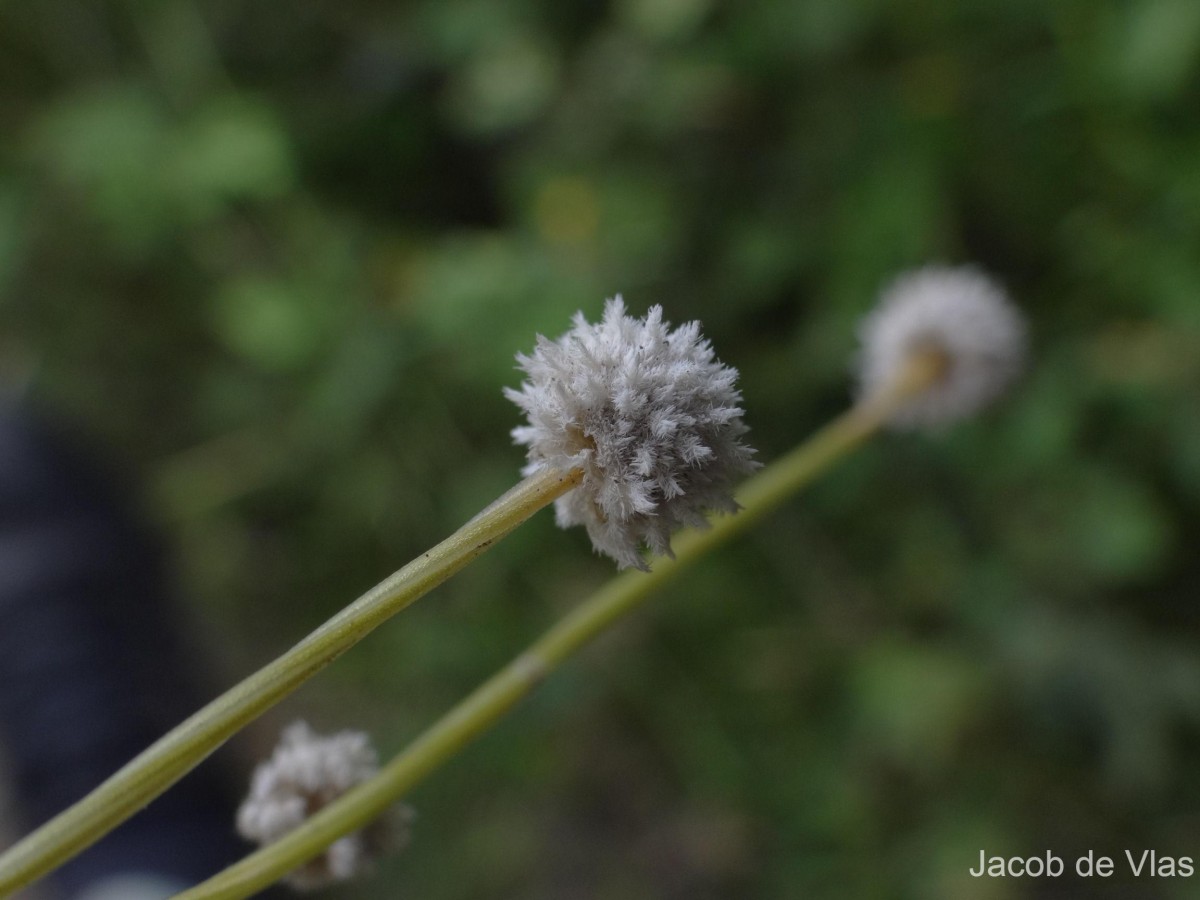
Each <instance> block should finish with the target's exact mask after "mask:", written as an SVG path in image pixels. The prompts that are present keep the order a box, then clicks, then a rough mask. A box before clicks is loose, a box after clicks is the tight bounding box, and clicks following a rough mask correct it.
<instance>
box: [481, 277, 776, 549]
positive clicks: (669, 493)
mask: <svg viewBox="0 0 1200 900" xmlns="http://www.w3.org/2000/svg"><path fill="white" fill-rule="evenodd" d="M517 361H518V363H519V368H520V369H522V370H523V371H524V373H525V375H526V376H527V380H526V381H525V382H523V383H522V385H521V387H520V389H519V390H513V389H511V388H506V389H505V392H504V393H505V395H506V396H507V397H508V398H509V399H510V400H512V401H513V402H514V403H516V404H517V406H519V407H520V408H521V409H522V410H523V411H524V413H525V415H526V417H527V418H528V424H527V425H523V426H521V427H519V428H515V429H514V430H513V438H514V440H515V441H516V443H518V444H523V445H525V446H526V447H527V448H528V451H527V456H528V460H529V462H528V464H527V465H526V466H525V469H524V473H525V474H526V475H531V474H533V473H535V472H538V471H541V470H544V469H556V470H560V471H567V470H570V469H573V468H576V467H580V468H582V469H583V472H584V476H583V480H582V482H581V483H580V485H579V486H578V487H577V488H575V489H574V490H572V491H571V492H570V493H568V494H566V495H565V496H563V497H560V498H559V499H558V500H557V501H556V502H555V514H556V519H557V521H558V524H559V525H560V526H562V527H564V528H565V527H569V526H571V525H583V526H584V527H586V528H587V531H588V534H589V536H590V537H591V539H592V544H593V545H594V546H595V548H596V549H597V550H599V551H601V552H603V553H606V554H608V555H609V556H611V557H613V558H614V559H615V560H616V561H617V564H618V565H619V566H620V567H621V568H626V567H635V568H638V569H643V570H646V569H648V568H649V567H648V566H647V564H646V562H645V560H644V559H643V558H642V556H641V554H640V552H639V549H640V547H641V546H642V545H643V544H644V545H646V546H648V547H649V548H650V549H651V550H652V551H653V552H654V553H658V554H665V555H668V556H669V555H670V554H671V545H670V536H671V532H672V531H674V530H675V529H676V528H678V527H679V526H681V525H693V526H699V527H704V526H705V525H706V524H707V522H706V520H705V517H704V513H705V511H720V512H734V511H736V510H737V504H736V503H735V502H734V501H733V497H732V495H731V489H732V485H733V483H734V482H735V481H736V480H737V479H738V478H739V477H740V476H742V475H744V474H746V473H747V472H749V471H751V470H752V469H754V468H755V466H756V463H754V462H753V460H752V458H751V457H752V455H753V453H754V451H753V450H751V449H750V448H749V447H747V446H746V445H745V444H743V443H742V442H741V440H740V438H741V436H742V435H744V434H745V433H746V432H747V430H748V429H747V427H746V425H745V424H743V422H742V409H741V406H740V404H741V399H742V397H741V394H740V393H739V392H738V390H737V389H736V388H735V387H734V385H735V383H736V381H737V370H736V369H732V368H730V367H729V366H726V365H723V364H722V363H721V362H720V361H719V360H717V359H716V357H715V355H714V354H713V350H712V346H711V345H710V344H709V343H708V341H706V340H704V339H703V338H702V337H701V336H700V325H699V323H698V322H689V323H688V324H686V325H683V326H681V327H679V328H677V329H675V330H673V331H672V330H671V327H670V323H667V322H664V321H663V314H662V308H661V307H658V306H655V307H652V308H651V309H650V311H649V312H648V313H647V314H646V316H645V318H642V319H634V318H632V317H630V316H627V315H625V305H624V303H623V302H622V300H621V298H620V297H619V296H618V297H616V298H614V299H612V300H609V301H608V302H607V303H606V304H605V307H604V317H603V319H602V320H601V322H600V323H599V324H596V325H593V324H590V323H588V322H587V321H586V320H585V319H584V317H583V313H577V314H576V315H575V319H574V327H573V328H572V329H571V330H570V331H568V332H567V333H566V334H565V335H563V336H562V337H560V338H559V339H558V340H556V341H551V340H548V339H546V338H545V337H542V336H540V335H539V336H538V341H537V347H536V349H535V350H534V352H533V353H532V355H529V356H526V355H524V354H518V356H517Z"/></svg>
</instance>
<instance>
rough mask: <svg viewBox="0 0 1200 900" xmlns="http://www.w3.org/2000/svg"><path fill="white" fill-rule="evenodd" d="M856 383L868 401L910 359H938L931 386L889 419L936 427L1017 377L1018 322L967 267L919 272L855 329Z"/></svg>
mask: <svg viewBox="0 0 1200 900" xmlns="http://www.w3.org/2000/svg"><path fill="white" fill-rule="evenodd" d="M859 338H860V341H861V350H860V352H859V357H858V361H857V362H858V383H859V392H860V396H861V398H862V399H871V398H872V397H874V396H875V395H876V394H878V393H879V392H880V391H881V390H883V389H884V388H885V387H887V386H888V385H889V384H891V383H892V382H894V381H895V379H896V378H897V377H898V374H899V373H900V371H901V370H902V369H903V368H904V366H905V364H906V362H908V361H909V359H910V358H911V357H912V355H913V354H914V353H917V352H921V351H928V352H932V353H935V354H937V355H938V356H939V357H940V359H939V364H940V372H939V375H938V377H937V379H936V380H935V381H934V383H933V384H931V385H929V386H928V387H927V388H925V389H924V390H923V391H921V392H920V393H918V394H915V395H913V396H911V397H910V398H908V399H907V400H906V401H905V402H904V403H903V404H901V405H900V406H899V407H898V408H897V409H896V411H895V412H894V413H893V414H892V415H891V417H890V422H891V423H892V424H893V425H896V426H899V427H909V428H911V427H920V426H930V425H941V424H944V423H948V422H953V421H956V420H958V419H962V418H965V417H966V416H969V415H971V414H973V413H975V412H976V411H978V410H980V409H982V408H983V407H984V406H986V405H987V404H989V403H991V402H992V401H993V400H995V399H996V398H997V397H998V396H1000V394H1002V393H1003V392H1004V390H1005V389H1006V388H1007V387H1008V386H1009V384H1010V383H1012V381H1013V380H1014V379H1016V377H1017V376H1018V375H1019V374H1020V372H1021V369H1022V367H1023V365H1024V361H1025V355H1026V343H1027V336H1026V328H1025V321H1024V318H1023V317H1022V316H1021V313H1020V312H1019V311H1018V310H1017V308H1016V307H1015V306H1013V304H1012V302H1011V301H1010V300H1009V299H1008V296H1007V294H1006V293H1005V292H1004V289H1003V288H1002V287H1000V285H998V284H997V283H996V282H995V281H993V280H992V279H991V278H989V277H988V276H987V275H985V274H984V273H983V272H981V271H979V270H978V269H976V268H974V267H971V266H962V267H957V268H954V267H946V266H926V267H925V268H921V269H917V270H915V271H912V272H908V273H906V274H903V275H900V276H899V277H898V278H896V279H895V280H894V281H893V282H892V283H891V284H890V285H888V286H887V287H886V288H885V289H884V291H883V293H882V294H881V296H880V300H879V305H878V306H877V307H876V308H875V310H874V311H873V312H871V313H870V314H869V315H868V316H867V317H866V318H865V319H864V320H863V322H862V325H861V327H860V329H859Z"/></svg>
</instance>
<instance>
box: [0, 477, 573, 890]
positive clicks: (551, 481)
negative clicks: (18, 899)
mask: <svg viewBox="0 0 1200 900" xmlns="http://www.w3.org/2000/svg"><path fill="white" fill-rule="evenodd" d="M582 477H583V473H582V471H581V470H573V471H571V472H549V473H541V474H538V475H533V476H531V477H529V478H527V479H525V480H524V481H522V482H521V483H520V484H518V485H517V486H516V487H514V488H512V489H511V490H510V491H508V492H507V493H506V494H504V495H503V496H502V497H500V498H499V499H498V500H496V501H495V502H494V503H492V505H491V506H489V507H487V508H486V509H485V510H484V511H483V512H481V513H480V514H479V515H477V516H476V517H475V518H473V519H472V520H471V521H470V522H468V523H467V524H466V525H464V526H463V527H462V528H460V529H459V530H458V531H456V532H455V533H454V534H452V535H451V536H450V537H448V538H446V540H444V541H442V542H441V543H440V544H438V545H437V546H436V547H434V548H432V549H431V550H429V551H428V552H426V553H423V554H421V556H419V557H418V558H417V559H415V560H413V561H412V562H410V563H409V564H408V565H406V566H404V567H403V568H402V569H400V570H399V571H397V572H395V573H393V574H392V575H390V576H389V577H388V578H386V579H384V580H383V581H382V582H380V583H379V584H378V585H376V586H375V587H373V588H371V590H369V591H367V593H365V594H363V595H362V596H361V597H359V598H358V599H357V600H356V601H354V602H353V603H352V604H350V605H349V606H347V607H346V608H345V609H343V610H342V611H341V612H339V613H338V614H337V615H335V616H334V617H333V618H332V619H330V620H329V621H328V622H326V623H325V624H324V625H322V626H321V627H320V628H318V629H317V630H316V631H314V632H313V633H312V634H310V635H309V636H308V637H307V638H305V639H304V640H303V641H301V642H300V643H299V644H297V645H296V646H294V647H293V648H292V649H291V650H289V651H287V652H286V653H285V654H283V655H282V656H280V657H279V658H278V659H276V660H275V661H274V662H272V663H270V664H268V665H266V666H264V667H263V668H262V669H259V670H258V671H257V672H255V673H254V674H253V675H251V676H250V677H249V678H247V679H245V680H244V681H242V682H241V683H240V684H238V685H236V686H234V687H233V688H231V689H230V690H229V691H227V692H226V693H224V694H222V695H221V696H220V697H218V698H217V699H216V700H214V701H212V702H211V703H209V704H208V705H207V706H205V707H204V708H203V709H201V710H200V711H199V712H197V713H195V714H193V715H192V716H191V717H190V718H188V719H187V720H185V721H184V722H183V723H182V724H180V725H178V726H177V727H176V728H174V729H173V730H171V731H170V732H168V733H167V734H166V735H165V736H164V737H162V738H160V739H159V740H158V741H157V742H155V743H154V744H152V745H151V746H150V747H149V748H147V749H146V750H144V751H142V753H140V754H139V755H138V756H137V757H135V758H134V759H133V760H132V761H131V762H129V763H128V764H126V765H125V766H124V768H122V769H120V770H119V771H117V772H116V774H114V775H112V776H111V777H110V778H109V779H108V780H107V781H105V782H104V783H102V784H101V785H100V786H99V787H97V788H96V789H95V790H94V791H92V792H91V793H90V794H88V795H87V796H86V797H84V798H83V799H82V800H80V801H79V802H78V803H76V804H75V805H73V806H71V807H69V808H68V809H66V810H65V811H63V812H62V813H59V815H57V816H56V817H55V818H53V819H51V820H50V821H49V822H47V823H46V824H44V825H43V826H41V827H40V828H38V829H37V830H36V831H34V832H32V833H31V834H30V835H28V836H27V837H25V838H24V839H22V840H21V841H19V842H18V843H17V844H15V845H13V846H12V847H11V848H10V849H9V850H8V851H7V852H6V853H5V854H4V855H3V856H2V857H0V897H2V896H8V895H9V894H10V893H12V892H13V891H15V890H17V889H18V888H21V887H23V886H24V885H27V884H29V883H30V882H32V881H34V880H35V879H37V878H39V877H41V876H42V875H44V874H45V873H47V872H49V871H50V870H52V869H54V868H56V867H57V866H59V865H61V864H62V863H64V862H66V861H67V860H68V859H70V858H71V857H73V856H75V855H76V854H77V853H79V852H80V851H82V850H84V849H85V848H87V847H88V846H90V845H91V844H93V843H95V842H96V841H97V840H99V839H100V838H101V837H103V836H104V835H105V834H107V833H108V832H109V831H111V830H112V829H114V828H115V827H116V826H118V825H119V824H120V823H121V822H123V821H125V820H126V819H127V818H129V817H130V816H131V815H133V814H134V813H136V812H137V811H138V810H139V809H141V808H142V807H144V806H145V805H146V804H148V803H149V802H150V801H151V800H153V799H154V798H155V797H157V796H158V795H159V794H161V793H163V792H164V791H165V790H166V789H167V788H169V787H170V786H171V785H172V784H174V783H175V782H176V781H178V780H179V779H180V778H182V777H183V776H184V775H185V774H187V772H188V771H190V770H191V769H192V768H194V767H195V766H196V765H197V764H199V763H200V762H201V761H202V760H203V759H204V758H205V757H206V756H208V755H209V754H210V753H212V752H213V751H214V750H216V749H217V747H219V746H220V745H221V744H223V743H224V742H225V741H226V740H227V739H228V738H229V737H230V736H231V735H233V734H234V733H236V732H237V731H239V730H240V729H241V728H242V727H244V726H245V725H246V724H248V723H249V722H251V721H253V720H254V719H255V718H257V717H258V716H259V715H261V714H262V713H263V712H264V711H265V710H266V709H268V708H269V707H271V706H273V705H274V704H275V703H278V702H279V701H280V700H281V699H283V698H284V697H285V696H287V695H288V694H289V693H291V692H292V691H294V690H295V689H296V688H297V687H299V686H300V685H301V684H302V683H304V682H305V681H306V680H307V679H309V678H310V677H312V676H313V675H315V674H316V673H317V672H319V671H320V670H321V669H323V668H324V667H325V666H327V665H328V664H329V663H331V662H332V661H333V660H335V659H336V658H337V657H338V656H340V655H341V654H342V653H344V652H345V651H346V650H347V649H349V648H350V647H352V646H353V645H354V644H356V643H358V641H360V640H361V639H362V638H363V637H364V636H365V635H366V634H367V633H368V632H370V631H371V630H372V629H374V628H375V627H376V626H378V625H379V624H381V623H382V622H383V621H384V620H386V619H387V618H389V617H390V616H392V615H395V614H396V613H397V612H399V611H400V610H402V609H404V608H405V607H406V606H408V605H409V604H410V603H412V602H413V601H415V600H417V599H418V598H419V597H421V596H423V595H424V594H426V593H428V592H429V591H431V590H433V588H435V587H437V586H438V585H439V584H441V583H442V582H443V581H445V580H446V579H447V578H449V577H450V576H451V575H453V574H455V573H456V572H458V571H459V570H460V569H462V568H463V567H464V566H465V565H467V563H469V562H471V560H473V559H475V558H476V557H477V556H479V555H480V554H482V553H483V552H484V551H485V550H487V549H488V547H490V546H491V545H492V544H494V543H495V542H496V541H498V540H499V539H500V538H502V537H504V536H505V535H507V534H509V533H510V532H511V531H512V530H513V529H515V528H516V527H517V526H518V525H520V524H521V523H522V522H524V521H525V520H526V519H528V518H529V517H530V516H532V515H533V514H534V513H535V512H537V511H538V510H539V509H541V508H542V507H544V506H546V505H547V504H549V503H550V502H552V501H553V500H554V499H555V498H556V497H559V496H561V495H563V494H565V493H566V492H567V491H569V490H570V489H571V488H573V487H575V486H576V485H577V484H578V483H579V481H580V479H581V478H582Z"/></svg>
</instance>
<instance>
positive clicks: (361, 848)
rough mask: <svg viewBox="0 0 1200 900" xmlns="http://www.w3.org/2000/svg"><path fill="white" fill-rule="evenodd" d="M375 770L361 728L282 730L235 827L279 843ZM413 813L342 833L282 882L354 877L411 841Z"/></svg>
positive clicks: (399, 811) (300, 884)
mask: <svg viewBox="0 0 1200 900" xmlns="http://www.w3.org/2000/svg"><path fill="white" fill-rule="evenodd" d="M378 770H379V764H378V760H377V758H376V755H375V751H374V749H373V748H372V747H371V743H370V738H368V736H367V735H366V734H364V733H363V732H361V731H341V732H338V733H337V734H332V735H329V736H328V737H322V736H320V735H318V734H316V733H314V732H313V730H312V729H311V728H309V727H308V725H307V724H306V723H304V722H295V723H293V724H292V725H290V726H288V728H286V729H285V730H284V732H283V735H282V737H281V738H280V741H279V745H278V746H277V747H276V748H275V752H274V754H273V755H272V756H271V758H270V759H269V760H267V761H265V762H263V763H260V764H259V766H258V768H256V769H255V771H254V776H253V779H252V780H251V785H250V794H249V796H248V797H247V798H246V800H245V801H244V802H243V803H242V805H241V807H240V808H239V809H238V814H237V829H238V833H239V834H241V835H242V837H244V838H247V839H248V840H252V841H256V842H257V843H260V844H270V843H272V842H273V841H277V840H279V839H280V838H281V837H283V836H284V835H285V834H287V833H288V832H289V831H291V830H292V829H294V828H296V827H297V826H299V825H300V824H302V823H303V822H304V820H305V819H307V818H308V817H309V816H311V815H313V814H314V813H316V812H318V811H319V810H321V809H322V808H324V807H325V806H327V805H329V804H330V803H332V802H333V801H334V800H336V799H337V798H338V797H340V796H342V794H344V793H346V792H347V791H349V790H350V789H351V788H353V787H355V786H356V785H358V784H361V783H362V782H364V781H366V780H367V779H369V778H371V777H372V776H373V775H375V773H376V772H377V771H378ZM412 818H413V814H412V810H411V809H410V808H409V807H407V806H402V805H401V806H396V807H393V808H392V809H391V810H389V811H388V812H387V813H385V814H384V815H383V816H381V817H380V818H378V819H376V820H375V821H374V822H373V823H371V824H370V825H369V826H367V827H366V828H365V829H363V830H362V831H358V832H355V833H354V834H349V835H346V836H345V837H342V838H339V839H338V840H337V841H335V842H334V843H333V844H331V845H330V846H329V847H328V849H326V851H325V852H324V853H323V854H321V855H320V856H318V857H316V858H315V859H312V860H310V861H309V862H308V863H306V864H305V865H304V866H301V867H300V868H299V869H296V870H295V871H294V872H292V873H291V874H289V875H288V877H287V878H286V879H285V880H286V881H287V882H288V883H289V884H290V885H291V886H292V887H295V888H298V889H300V890H313V889H316V888H319V887H323V886H325V885H327V884H332V883H334V882H338V881H345V880H347V879H350V878H353V877H354V876H355V875H357V874H358V873H359V872H361V871H363V870H364V869H365V868H367V867H368V866H369V865H370V863H371V862H372V861H373V860H374V859H375V858H376V857H378V856H379V855H381V854H382V853H384V852H386V851H388V850H392V849H398V848H399V847H401V846H403V845H404V844H405V843H407V842H408V832H409V824H410V822H411V821H412Z"/></svg>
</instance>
